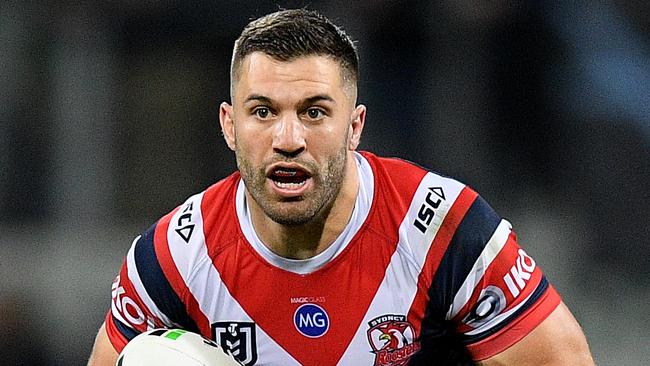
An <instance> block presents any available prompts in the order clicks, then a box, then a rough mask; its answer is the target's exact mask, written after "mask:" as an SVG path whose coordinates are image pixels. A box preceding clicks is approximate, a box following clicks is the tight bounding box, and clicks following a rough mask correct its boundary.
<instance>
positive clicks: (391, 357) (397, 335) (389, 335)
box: [368, 315, 420, 366]
mask: <svg viewBox="0 0 650 366" xmlns="http://www.w3.org/2000/svg"><path fill="white" fill-rule="evenodd" d="M368 325H369V326H370V329H368V341H369V342H370V346H371V347H372V352H373V353H374V354H375V366H403V365H406V364H407V363H408V361H409V359H410V358H411V356H413V355H414V354H415V353H416V352H417V351H419V350H420V344H419V343H418V342H415V341H414V340H415V331H414V330H413V326H412V325H411V323H409V322H407V321H406V317H405V316H404V315H382V316H380V317H377V318H375V319H373V320H371V321H370V322H368Z"/></svg>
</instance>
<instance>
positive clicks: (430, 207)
mask: <svg viewBox="0 0 650 366" xmlns="http://www.w3.org/2000/svg"><path fill="white" fill-rule="evenodd" d="M433 195H435V196H436V197H433ZM444 200H445V192H444V191H443V190H442V187H429V192H428V193H427V196H426V198H425V199H424V203H422V205H421V206H420V209H419V210H418V217H417V218H416V219H415V221H414V222H413V225H414V226H415V227H416V228H417V229H418V230H420V231H421V232H422V234H424V233H425V232H426V231H427V227H429V225H431V220H433V217H434V216H435V215H436V212H435V210H436V209H437V208H438V207H440V204H441V203H442V201H444Z"/></svg>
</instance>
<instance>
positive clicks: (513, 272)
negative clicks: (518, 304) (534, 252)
mask: <svg viewBox="0 0 650 366" xmlns="http://www.w3.org/2000/svg"><path fill="white" fill-rule="evenodd" d="M534 270H535V261H534V260H533V258H531V257H529V256H528V254H526V252H524V250H523V249H519V256H518V257H517V262H516V263H515V265H514V266H512V267H511V268H510V272H509V273H506V275H505V276H503V280H504V281H505V282H506V285H507V286H508V290H510V293H511V294H512V296H513V297H517V296H518V295H519V293H520V290H523V289H524V287H526V283H527V282H528V281H529V280H530V275H531V273H533V271H534Z"/></svg>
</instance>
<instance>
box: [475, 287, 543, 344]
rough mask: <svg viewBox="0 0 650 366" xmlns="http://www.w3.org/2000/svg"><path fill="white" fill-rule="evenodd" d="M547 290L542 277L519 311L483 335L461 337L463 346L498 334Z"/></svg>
mask: <svg viewBox="0 0 650 366" xmlns="http://www.w3.org/2000/svg"><path fill="white" fill-rule="evenodd" d="M547 289H548V280H547V279H546V276H542V280H541V281H540V283H539V285H537V288H536V289H535V291H534V292H533V293H532V294H531V296H530V298H529V299H528V300H527V301H526V303H525V304H524V305H522V306H521V307H520V308H519V309H517V311H515V312H514V313H512V314H510V316H509V317H507V318H506V319H504V320H503V321H501V322H500V323H499V324H497V325H495V326H494V327H492V328H490V329H488V330H487V331H485V332H483V333H479V334H476V335H473V336H463V343H465V344H471V343H476V342H478V341H480V340H482V339H485V338H487V337H489V336H491V335H492V334H494V333H496V332H498V331H499V330H501V329H503V327H505V326H506V325H508V324H510V322H511V321H512V320H513V319H516V318H517V317H518V316H519V315H521V314H522V313H523V312H524V311H526V310H528V309H529V308H530V307H531V306H532V305H533V304H535V303H536V302H537V300H538V299H539V298H540V297H541V296H542V295H543V294H544V293H545V292H546V290H547Z"/></svg>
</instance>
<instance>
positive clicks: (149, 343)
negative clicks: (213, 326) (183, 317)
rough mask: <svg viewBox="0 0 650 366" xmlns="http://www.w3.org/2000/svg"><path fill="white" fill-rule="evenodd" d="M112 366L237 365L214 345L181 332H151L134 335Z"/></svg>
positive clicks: (211, 342)
mask: <svg viewBox="0 0 650 366" xmlns="http://www.w3.org/2000/svg"><path fill="white" fill-rule="evenodd" d="M115 365H116V366H154V365H155V366H172V365H173V366H178V365H186V366H241V364H240V363H239V362H237V361H236V360H235V359H234V358H233V357H232V355H230V353H228V352H226V350H224V349H223V348H221V347H220V346H219V345H218V344H217V343H215V342H213V341H211V340H209V339H206V338H203V337H202V336H200V335H199V334H196V333H192V332H188V331H185V330H182V329H154V330H151V331H148V332H145V333H142V334H139V335H137V336H136V337H135V338H133V339H132V340H131V341H130V342H129V343H127V345H126V347H124V349H123V350H122V352H121V353H120V355H119V356H118V358H117V362H116V363H115Z"/></svg>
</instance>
